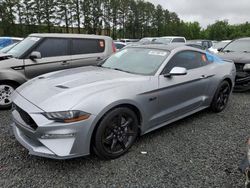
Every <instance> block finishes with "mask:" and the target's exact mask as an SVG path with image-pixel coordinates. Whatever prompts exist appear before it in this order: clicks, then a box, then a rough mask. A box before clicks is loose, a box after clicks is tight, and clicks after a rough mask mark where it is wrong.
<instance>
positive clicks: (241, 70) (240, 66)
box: [235, 63, 245, 72]
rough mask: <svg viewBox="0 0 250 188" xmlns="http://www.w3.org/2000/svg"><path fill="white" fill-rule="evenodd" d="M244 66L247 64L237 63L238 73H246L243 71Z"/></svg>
mask: <svg viewBox="0 0 250 188" xmlns="http://www.w3.org/2000/svg"><path fill="white" fill-rule="evenodd" d="M244 66H245V64H243V63H235V67H236V71H237V72H244V70H243V68H244Z"/></svg>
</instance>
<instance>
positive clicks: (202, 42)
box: [187, 40, 213, 50]
mask: <svg viewBox="0 0 250 188" xmlns="http://www.w3.org/2000/svg"><path fill="white" fill-rule="evenodd" d="M187 44H198V45H201V46H202V48H203V50H206V49H209V48H210V47H211V46H213V43H212V41H211V40H188V41H187Z"/></svg>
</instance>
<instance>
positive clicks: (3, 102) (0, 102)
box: [0, 82, 17, 110]
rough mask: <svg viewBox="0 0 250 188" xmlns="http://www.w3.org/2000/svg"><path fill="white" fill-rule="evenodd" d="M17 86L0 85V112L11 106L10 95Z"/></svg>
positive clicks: (10, 84)
mask: <svg viewBox="0 0 250 188" xmlns="http://www.w3.org/2000/svg"><path fill="white" fill-rule="evenodd" d="M16 88H17V85H15V84H12V83H4V82H3V83H2V82H1V83H0V110H5V109H10V108H11V106H12V100H11V94H12V93H13V92H14V91H15V89H16Z"/></svg>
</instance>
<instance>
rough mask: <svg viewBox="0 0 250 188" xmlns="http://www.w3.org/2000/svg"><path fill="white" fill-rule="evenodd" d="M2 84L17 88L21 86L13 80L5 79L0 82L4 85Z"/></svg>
mask: <svg viewBox="0 0 250 188" xmlns="http://www.w3.org/2000/svg"><path fill="white" fill-rule="evenodd" d="M4 83H6V84H11V85H15V86H17V87H18V86H20V85H21V83H19V82H18V81H15V80H8V79H6V80H0V84H4Z"/></svg>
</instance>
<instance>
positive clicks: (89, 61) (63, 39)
mask: <svg viewBox="0 0 250 188" xmlns="http://www.w3.org/2000/svg"><path fill="white" fill-rule="evenodd" d="M112 43H113V42H112V39H111V38H110V37H106V36H97V35H76V34H32V35H29V37H27V38H26V39H24V40H23V41H21V42H20V43H18V44H17V45H16V46H14V47H13V48H11V49H10V50H9V51H8V52H7V53H6V54H4V55H3V54H2V55H0V60H1V61H0V109H3V108H9V107H11V98H10V95H11V93H12V92H13V91H14V89H15V88H16V87H18V86H19V85H21V84H23V83H24V82H26V81H27V80H29V79H31V78H34V77H36V76H39V75H41V74H44V73H48V72H52V71H57V70H62V69H69V68H75V67H81V66H86V65H96V64H98V63H99V62H101V61H102V60H103V59H105V58H107V57H108V56H110V55H111V54H112V53H113V52H114V51H115V48H114V47H113V44H112Z"/></svg>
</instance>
